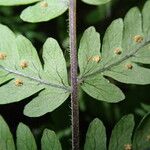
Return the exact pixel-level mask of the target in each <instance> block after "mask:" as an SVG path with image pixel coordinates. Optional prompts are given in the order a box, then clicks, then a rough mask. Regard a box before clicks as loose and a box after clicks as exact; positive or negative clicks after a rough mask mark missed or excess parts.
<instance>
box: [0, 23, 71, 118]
mask: <svg viewBox="0 0 150 150" xmlns="http://www.w3.org/2000/svg"><path fill="white" fill-rule="evenodd" d="M0 31H1V33H2V35H3V37H1V39H0V49H1V51H0V54H1V55H0V57H1V59H0V84H2V85H1V86H0V104H7V103H12V102H18V101H20V100H23V99H25V98H27V97H29V96H31V95H33V94H35V93H37V92H39V91H41V90H43V91H41V93H40V94H41V95H43V98H44V96H45V95H44V94H42V92H44V93H45V92H46V93H47V95H48V94H50V95H51V96H50V97H49V98H50V99H45V102H43V105H44V106H45V108H46V109H39V106H40V105H41V101H36V103H35V104H36V105H29V106H30V107H28V108H31V106H35V107H36V108H31V110H29V109H27V110H28V111H29V113H26V114H30V113H31V111H32V110H33V112H35V110H36V109H37V108H38V109H39V110H41V112H40V111H38V113H37V115H35V114H33V115H34V116H39V115H43V114H45V113H47V112H51V111H52V110H54V109H56V108H57V107H58V106H60V105H61V104H62V103H63V102H64V101H65V100H66V99H67V97H68V96H69V93H70V88H69V85H68V77H67V69H66V62H65V59H64V56H63V53H62V50H61V48H60V47H59V45H58V43H57V41H56V40H54V39H52V38H49V39H48V40H47V41H46V42H45V44H44V48H43V59H44V69H43V67H42V65H41V62H40V60H39V57H38V55H37V52H36V50H35V48H34V47H33V45H32V43H31V42H30V41H29V40H28V39H26V38H25V37H24V36H22V35H19V36H17V37H15V35H14V34H13V33H12V32H11V31H10V30H9V29H8V28H7V27H5V26H3V25H0ZM7 35H8V40H7V39H5V37H7ZM4 39H5V40H4ZM11 45H13V46H12V47H11ZM3 54H5V55H7V56H6V57H2V56H3ZM10 79H11V81H9V82H7V83H6V81H8V80H10ZM3 83H5V84H3ZM44 89H45V91H44ZM52 91H54V92H53V94H51V93H52ZM55 91H56V92H55ZM55 97H58V98H59V99H58V100H57V99H56V100H55V101H51V102H52V104H53V105H50V106H49V105H47V103H46V102H48V103H49V101H50V100H51V99H52V100H53V99H55ZM43 98H42V97H39V98H38V99H43ZM35 99H36V98H35ZM37 102H39V104H37ZM31 104H34V102H33V103H31ZM43 105H41V108H43V107H44V106H43ZM46 106H48V107H46Z"/></svg>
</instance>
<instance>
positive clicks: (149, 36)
mask: <svg viewBox="0 0 150 150" xmlns="http://www.w3.org/2000/svg"><path fill="white" fill-rule="evenodd" d="M149 10H150V0H147V2H146V3H145V5H144V8H143V10H142V15H143V32H144V35H145V37H146V41H149V40H150V23H149V22H150V13H148V12H149Z"/></svg>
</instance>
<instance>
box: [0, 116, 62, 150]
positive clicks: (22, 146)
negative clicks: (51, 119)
mask: <svg viewBox="0 0 150 150" xmlns="http://www.w3.org/2000/svg"><path fill="white" fill-rule="evenodd" d="M0 131H1V132H0V149H1V150H15V149H17V150H37V145H36V142H35V139H34V136H33V134H32V132H31V131H30V129H29V128H28V126H26V125H25V124H23V123H20V124H19V125H18V128H17V131H16V132H17V139H16V148H15V144H14V141H13V137H12V134H11V132H10V130H9V127H8V125H7V123H6V122H5V120H4V119H3V118H2V117H1V116H0ZM41 149H42V150H61V145H60V142H59V140H58V138H57V136H56V134H55V133H54V132H53V131H51V130H48V129H45V130H44V132H43V136H42V139H41Z"/></svg>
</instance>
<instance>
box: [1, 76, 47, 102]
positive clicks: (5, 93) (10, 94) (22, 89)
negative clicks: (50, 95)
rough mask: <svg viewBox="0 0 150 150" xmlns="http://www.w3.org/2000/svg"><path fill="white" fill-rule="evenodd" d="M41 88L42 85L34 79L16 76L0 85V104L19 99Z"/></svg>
mask: <svg viewBox="0 0 150 150" xmlns="http://www.w3.org/2000/svg"><path fill="white" fill-rule="evenodd" d="M19 82H20V83H19ZM21 82H22V83H21ZM17 84H18V85H17ZM19 84H20V85H19ZM21 84H22V85H21ZM43 88H44V87H43V86H41V85H38V83H36V82H34V81H31V80H28V79H24V78H21V77H18V78H17V79H14V80H12V81H10V82H8V83H6V84H4V85H3V86H1V87H0V104H8V103H13V102H18V101H21V100H23V99H25V98H27V97H29V96H31V95H33V94H35V93H37V92H38V91H40V90H41V89H43Z"/></svg>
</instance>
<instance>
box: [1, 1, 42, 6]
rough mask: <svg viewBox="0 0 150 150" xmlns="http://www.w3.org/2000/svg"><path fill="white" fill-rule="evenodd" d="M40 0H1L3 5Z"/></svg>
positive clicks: (23, 3)
mask: <svg viewBox="0 0 150 150" xmlns="http://www.w3.org/2000/svg"><path fill="white" fill-rule="evenodd" d="M37 1H40V0H0V5H2V6H15V5H26V4H31V3H34V2H37Z"/></svg>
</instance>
